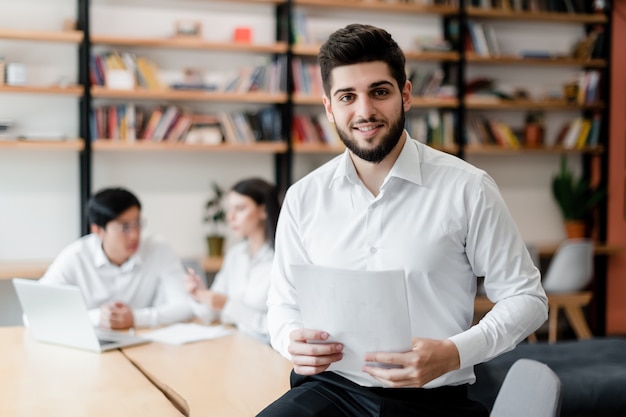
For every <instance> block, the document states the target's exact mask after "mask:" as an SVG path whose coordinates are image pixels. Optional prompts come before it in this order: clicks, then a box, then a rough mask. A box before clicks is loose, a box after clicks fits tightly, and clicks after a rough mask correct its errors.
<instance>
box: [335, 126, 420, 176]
mask: <svg viewBox="0 0 626 417" xmlns="http://www.w3.org/2000/svg"><path fill="white" fill-rule="evenodd" d="M419 146H420V145H419V143H418V142H417V141H415V140H413V139H411V137H410V136H409V133H408V132H406V140H405V141H404V146H403V147H402V150H401V151H400V155H398V159H397V160H396V162H395V163H394V164H393V167H391V171H390V172H389V174H388V175H387V178H386V179H385V181H384V182H383V184H386V183H387V182H388V181H389V179H390V178H392V177H396V178H401V179H404V180H406V181H410V182H413V183H415V184H418V185H421V184H422V172H421V164H420V154H419V149H418V148H419ZM349 152H350V151H349V150H348V149H346V150H345V151H344V152H343V154H342V155H341V156H340V161H339V164H337V168H336V169H335V173H334V175H333V177H332V179H331V182H330V186H332V185H333V183H334V182H335V180H339V179H341V178H345V179H347V180H348V181H350V182H351V183H353V184H358V183H360V182H361V180H360V179H359V176H358V174H357V172H356V168H355V167H354V164H353V163H352V159H351V158H350V153H349Z"/></svg>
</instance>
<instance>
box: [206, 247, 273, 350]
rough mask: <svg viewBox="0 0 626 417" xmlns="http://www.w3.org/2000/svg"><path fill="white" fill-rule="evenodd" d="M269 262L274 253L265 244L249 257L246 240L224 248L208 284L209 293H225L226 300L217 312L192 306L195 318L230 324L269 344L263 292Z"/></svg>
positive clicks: (267, 287) (267, 282)
mask: <svg viewBox="0 0 626 417" xmlns="http://www.w3.org/2000/svg"><path fill="white" fill-rule="evenodd" d="M273 259H274V250H273V249H272V248H271V247H270V246H269V245H268V244H265V245H263V246H262V247H261V248H260V249H259V250H258V252H257V253H256V254H255V255H254V257H251V256H250V253H249V250H248V242H247V241H243V242H239V243H238V244H236V245H234V246H233V247H231V248H230V249H228V251H227V252H226V255H225V256H224V262H223V264H222V267H221V268H220V270H219V272H218V273H217V274H216V276H215V280H214V281H213V284H212V285H211V290H213V291H215V292H219V293H221V294H225V295H226V296H227V297H228V300H227V301H226V304H225V305H224V308H223V309H222V310H221V311H215V310H212V309H211V308H209V307H208V306H207V305H206V304H202V303H196V306H195V308H194V310H195V313H196V315H197V316H198V317H200V318H201V319H202V320H204V321H205V322H208V323H210V322H212V321H213V320H216V319H218V318H219V320H220V321H221V322H222V323H225V324H234V325H235V326H237V328H238V329H239V330H240V331H241V332H242V333H246V334H248V335H250V336H253V337H255V338H257V339H259V340H261V341H263V342H265V343H269V334H268V330H267V291H268V289H269V285H270V272H271V269H272V261H273Z"/></svg>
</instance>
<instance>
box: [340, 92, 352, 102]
mask: <svg viewBox="0 0 626 417" xmlns="http://www.w3.org/2000/svg"><path fill="white" fill-rule="evenodd" d="M351 100H352V96H351V95H349V94H346V95H344V96H341V97H339V101H343V102H348V101H351Z"/></svg>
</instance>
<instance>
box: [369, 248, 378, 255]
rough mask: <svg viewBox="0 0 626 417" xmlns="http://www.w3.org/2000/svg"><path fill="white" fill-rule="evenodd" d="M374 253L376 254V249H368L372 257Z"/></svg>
mask: <svg viewBox="0 0 626 417" xmlns="http://www.w3.org/2000/svg"><path fill="white" fill-rule="evenodd" d="M376 252H378V249H376V248H370V253H371V254H372V255H374V254H375V253H376Z"/></svg>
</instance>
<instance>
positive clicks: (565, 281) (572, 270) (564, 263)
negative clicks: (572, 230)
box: [542, 239, 593, 343]
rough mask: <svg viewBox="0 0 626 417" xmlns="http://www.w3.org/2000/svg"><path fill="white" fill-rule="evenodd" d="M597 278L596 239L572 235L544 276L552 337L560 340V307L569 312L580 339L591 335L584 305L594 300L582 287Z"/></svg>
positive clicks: (569, 317)
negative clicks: (595, 262) (579, 237)
mask: <svg viewBox="0 0 626 417" xmlns="http://www.w3.org/2000/svg"><path fill="white" fill-rule="evenodd" d="M592 278H593V242H592V241H591V240H589V239H568V240H565V241H564V242H562V243H561V244H560V245H559V247H558V248H557V250H556V253H555V254H554V257H553V258H552V261H550V264H549V265H548V269H547V271H546V273H545V275H544V277H543V280H542V284H543V288H544V289H545V291H546V294H547V295H548V304H549V308H550V312H549V315H548V341H549V342H550V343H554V342H556V340H557V330H558V320H559V310H561V309H563V310H564V311H565V315H566V317H567V319H568V321H569V323H570V325H571V326H572V328H573V329H574V332H575V333H576V336H577V337H578V338H579V339H589V338H591V336H592V335H591V331H590V330H589V326H588V325H587V321H586V320H585V316H584V314H583V310H582V308H583V307H584V306H586V305H587V304H589V302H590V301H591V297H592V293H591V292H590V291H582V290H584V289H585V288H586V287H587V285H589V283H590V282H591V279H592Z"/></svg>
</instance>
